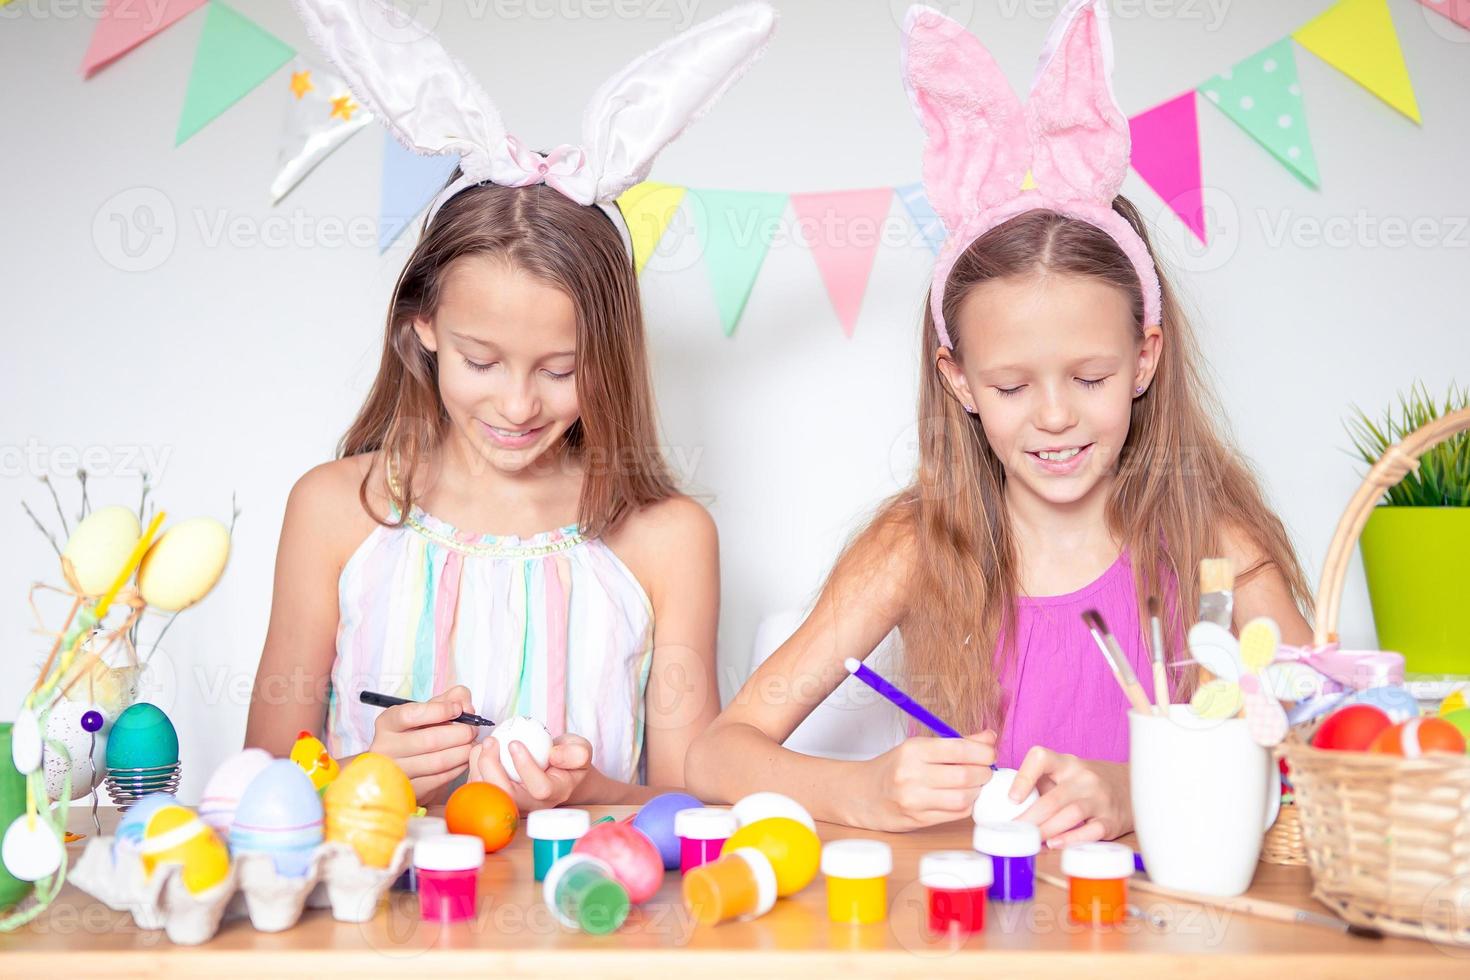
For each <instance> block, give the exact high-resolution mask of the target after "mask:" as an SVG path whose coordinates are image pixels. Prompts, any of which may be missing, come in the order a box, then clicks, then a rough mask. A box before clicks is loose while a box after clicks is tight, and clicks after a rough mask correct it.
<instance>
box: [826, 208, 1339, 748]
mask: <svg viewBox="0 0 1470 980" xmlns="http://www.w3.org/2000/svg"><path fill="white" fill-rule="evenodd" d="M1113 208H1114V210H1115V211H1117V212H1118V213H1119V214H1121V215H1122V216H1123V217H1124V218H1126V219H1127V220H1128V222H1129V224H1131V225H1132V226H1133V227H1134V229H1135V230H1136V231H1137V232H1138V234H1139V236H1140V237H1141V238H1143V240H1144V242H1145V244H1148V237H1147V232H1146V229H1145V227H1144V224H1143V221H1142V220H1141V218H1140V217H1139V215H1138V212H1137V210H1136V209H1135V208H1134V206H1133V205H1132V204H1131V203H1130V202H1129V201H1127V200H1126V199H1125V198H1123V197H1119V198H1117V199H1116V200H1115V201H1114V202H1113ZM1149 251H1150V253H1151V254H1152V251H1153V249H1152V246H1151V245H1150V246H1149ZM1155 264H1156V265H1157V259H1155ZM1038 272H1044V273H1061V274H1070V275H1077V276H1087V277H1090V278H1093V279H1097V280H1100V281H1102V282H1106V283H1109V284H1112V285H1114V286H1117V287H1118V288H1119V289H1121V290H1123V291H1124V292H1125V293H1126V294H1127V295H1128V296H1131V297H1132V299H1133V315H1134V322H1135V323H1136V324H1139V328H1138V330H1139V333H1138V336H1139V338H1140V339H1141V338H1142V336H1143V333H1142V326H1141V323H1142V317H1143V310H1142V299H1141V292H1140V289H1139V284H1138V275H1137V273H1136V272H1135V271H1134V269H1133V266H1132V265H1131V264H1130V263H1129V261H1128V258H1127V257H1126V256H1125V255H1124V254H1123V252H1122V250H1121V249H1119V248H1118V246H1117V244H1116V243H1115V242H1114V241H1113V239H1112V238H1110V237H1109V236H1108V235H1107V234H1106V233H1104V232H1102V231H1100V230H1098V229H1097V228H1095V227H1094V226H1092V225H1090V224H1087V223H1085V222H1081V221H1077V220H1075V219H1071V218H1067V217H1065V216H1063V215H1060V214H1057V213H1055V212H1052V211H1045V210H1035V211H1028V212H1026V213H1024V214H1021V215H1019V216H1017V217H1015V218H1013V219H1011V220H1010V221H1008V222H1006V223H1005V224H1002V225H1000V226H999V227H997V228H995V229H993V230H991V231H989V232H987V233H986V234H985V235H984V236H982V237H981V238H980V239H978V240H977V241H976V242H974V243H973V244H972V245H971V246H970V247H969V248H968V249H967V250H966V251H965V253H964V254H963V255H962V256H961V257H960V259H959V261H958V262H957V263H956V264H955V266H954V269H953V271H952V273H951V275H950V279H949V282H948V283H947V284H946V289H945V304H944V305H945V309H944V315H945V319H946V321H947V322H948V323H951V324H953V323H956V322H957V314H958V311H959V308H960V304H961V303H962V302H963V301H964V299H965V296H966V295H967V294H968V293H969V291H970V290H972V289H974V288H975V287H976V286H978V285H980V284H981V283H984V282H988V281H991V280H995V279H1004V278H1007V277H1012V276H1024V275H1029V274H1033V273H1038ZM1159 272H1160V275H1159V278H1160V281H1161V285H1162V287H1163V297H1162V298H1163V304H1162V320H1163V323H1162V325H1161V326H1162V329H1163V333H1164V343H1163V349H1162V353H1161V358H1160V362H1159V365H1158V368H1157V372H1156V373H1155V375H1154V379H1153V382H1152V384H1151V385H1150V386H1149V388H1148V390H1147V392H1146V393H1145V394H1143V395H1142V396H1141V397H1139V398H1136V399H1134V402H1133V408H1132V416H1131V419H1130V423H1129V429H1128V437H1127V439H1126V440H1125V442H1124V445H1123V448H1122V451H1121V453H1120V454H1119V463H1118V472H1117V478H1116V480H1115V481H1114V483H1113V487H1112V492H1111V496H1110V497H1109V499H1108V502H1107V510H1106V514H1107V518H1106V519H1107V522H1108V527H1109V529H1110V530H1111V531H1112V532H1113V534H1114V535H1115V536H1116V537H1117V538H1118V539H1119V540H1120V541H1121V542H1122V544H1123V547H1124V548H1125V549H1126V550H1127V552H1128V554H1129V557H1130V560H1131V563H1132V567H1133V574H1134V580H1135V584H1136V587H1137V591H1138V595H1139V597H1140V602H1142V601H1143V597H1146V596H1149V595H1157V596H1160V597H1161V599H1163V600H1164V601H1165V603H1166V605H1167V606H1168V608H1166V610H1165V619H1166V622H1168V623H1171V624H1179V623H1181V622H1183V621H1184V615H1185V614H1186V613H1189V614H1190V615H1192V612H1190V611H1192V610H1193V609H1194V608H1195V607H1196V605H1197V604H1198V601H1199V585H1198V582H1197V580H1196V578H1195V569H1196V568H1197V567H1198V564H1199V561H1200V559H1202V558H1205V557H1210V556H1215V555H1219V554H1220V553H1221V547H1222V543H1223V542H1222V534H1223V531H1224V530H1225V529H1227V528H1229V529H1232V530H1233V531H1234V532H1237V533H1241V534H1244V535H1246V536H1247V537H1248V539H1249V540H1250V542H1251V544H1252V545H1253V546H1254V547H1255V548H1256V549H1257V550H1258V551H1259V553H1260V555H1262V556H1263V558H1262V560H1261V561H1260V562H1258V563H1257V564H1256V565H1254V566H1253V567H1251V568H1248V569H1238V570H1237V578H1236V581H1237V583H1239V582H1242V581H1244V580H1247V579H1249V578H1250V577H1252V576H1254V575H1258V574H1260V573H1261V572H1262V571H1263V570H1265V569H1266V568H1267V567H1274V568H1275V569H1276V570H1277V571H1279V572H1280V573H1281V574H1282V576H1283V577H1284V578H1285V580H1286V583H1287V585H1288V587H1289V588H1290V589H1291V592H1292V595H1293V598H1294V599H1295V600H1296V602H1297V603H1298V605H1299V606H1302V607H1303V608H1306V607H1308V606H1309V605H1310V590H1309V588H1308V586H1307V581H1306V577H1305V576H1304V575H1303V573H1302V569H1301V566H1300V564H1299V563H1298V562H1297V559H1296V555H1295V553H1294V552H1293V550H1292V546H1291V541H1290V538H1289V536H1288V535H1287V532H1286V528H1285V527H1284V526H1283V525H1282V523H1281V520H1280V519H1279V518H1278V517H1277V516H1276V515H1275V514H1274V513H1273V512H1272V510H1271V508H1270V507H1269V506H1268V505H1267V503H1266V500H1265V496H1264V494H1263V493H1262V491H1261V488H1260V486H1259V484H1258V482H1257V480H1256V477H1255V475H1254V474H1253V473H1252V472H1251V470H1250V467H1249V465H1248V464H1247V463H1246V462H1245V460H1243V459H1242V458H1241V457H1240V456H1239V454H1238V453H1237V452H1236V451H1235V450H1234V449H1233V448H1232V447H1231V446H1230V445H1229V443H1228V442H1227V441H1226V439H1225V438H1224V437H1222V435H1221V434H1220V433H1219V432H1218V431H1217V425H1216V422H1215V419H1216V418H1217V417H1218V415H1219V408H1218V404H1217V403H1216V401H1215V399H1214V396H1213V395H1212V394H1211V392H1210V390H1209V387H1208V385H1207V384H1206V382H1205V379H1204V377H1203V374H1202V372H1201V370H1200V367H1199V352H1198V348H1197V345H1196V342H1195V338H1194V334H1193V332H1192V330H1191V329H1190V325H1189V322H1188V320H1187V318H1186V316H1185V314H1184V311H1183V309H1182V308H1181V306H1180V304H1179V302H1178V299H1177V298H1176V296H1175V294H1174V291H1173V289H1171V288H1170V285H1169V283H1168V281H1167V279H1166V278H1165V276H1164V272H1163V269H1162V268H1161V269H1160V270H1159ZM921 344H922V346H921V351H922V352H923V353H922V362H923V363H922V367H921V370H920V382H919V465H918V473H917V474H916V477H915V479H914V482H913V483H912V484H910V485H909V486H908V487H906V488H905V489H904V490H902V491H901V492H899V493H898V494H897V495H896V496H894V497H893V498H891V499H890V500H889V501H887V502H886V503H885V504H884V505H883V506H882V507H881V508H880V509H879V511H878V513H877V515H876V516H875V518H874V519H873V521H872V522H871V523H870V524H869V525H868V527H867V528H866V529H864V530H863V531H862V532H860V533H859V534H858V535H857V536H856V538H855V539H854V541H853V542H852V544H851V545H850V546H849V548H848V549H847V551H846V552H845V553H844V555H843V557H842V558H841V559H840V560H839V562H838V564H837V567H836V568H835V569H834V572H833V575H834V577H836V576H837V575H838V574H839V573H843V574H862V573H863V572H864V571H867V570H871V569H873V568H875V567H877V565H878V564H879V563H881V562H883V561H884V560H885V557H884V553H885V552H887V551H888V550H889V549H891V548H892V547H893V546H894V545H895V544H896V543H901V546H902V547H905V548H911V549H912V551H911V552H910V554H911V556H912V559H913V560H912V561H911V562H909V563H908V565H909V567H910V568H911V574H910V575H909V576H908V579H907V582H906V585H905V589H904V595H903V603H902V608H903V614H902V619H901V621H900V623H899V630H900V633H901V634H902V637H903V649H904V668H903V672H904V675H905V677H906V681H907V683H908V684H909V685H911V686H912V687H913V688H914V689H915V694H916V696H918V697H920V698H921V699H925V700H927V701H930V702H932V703H933V704H935V705H936V706H937V707H940V708H942V710H943V711H944V712H945V713H946V714H947V716H948V717H950V718H952V719H954V720H955V721H956V722H958V723H959V724H960V725H961V726H962V727H961V730H963V731H978V730H979V729H980V728H981V727H982V726H989V727H994V728H997V729H998V728H999V726H1000V724H1001V723H1002V721H1003V720H1004V708H1003V705H1002V699H1001V696H1000V690H999V688H1000V685H999V676H1000V672H1001V666H1002V663H1003V662H1004V657H1005V655H1006V653H1007V651H1006V650H1002V649H1000V648H999V640H1000V638H1001V637H1006V636H1012V635H1014V631H1013V630H1011V629H1010V628H1009V626H1010V624H1011V622H1012V618H1013V616H1014V610H1015V606H1016V602H1015V600H1016V597H1017V595H1018V593H1019V591H1020V581H1019V579H1020V576H1019V571H1018V556H1017V553H1016V537H1015V533H1014V531H1013V529H1012V527H1011V522H1010V518H1009V515H1008V513H1007V509H1006V498H1005V481H1006V474H1005V468H1004V466H1003V465H1002V463H1001V460H1000V458H999V457H998V456H997V455H996V454H995V452H994V450H993V449H992V448H991V447H990V445H989V443H988V442H987V441H986V438H985V432H984V429H983V428H982V427H981V424H980V420H979V419H978V418H977V417H974V416H971V415H969V414H968V413H966V412H965V411H964V409H963V407H962V406H961V405H960V403H959V401H958V399H956V398H955V397H953V395H952V394H951V393H950V392H949V390H948V388H947V387H946V385H945V382H944V379H943V377H942V376H941V375H940V372H939V369H938V367H937V366H936V363H935V360H934V357H933V352H934V351H935V350H937V349H938V347H939V338H938V334H937V332H936V331H935V328H934V321H933V317H932V316H931V314H930V311H929V310H928V307H927V305H926V308H925V312H924V317H923V329H922V341H921ZM954 353H955V356H956V358H962V357H963V352H962V351H961V350H960V349H959V348H958V345H957V346H956V348H955V350H954ZM1170 580H1171V581H1170ZM1193 684H1194V680H1193V678H1186V679H1185V681H1184V683H1183V685H1182V687H1183V689H1184V693H1186V694H1187V693H1188V690H1189V689H1190V688H1192V686H1193ZM1177 693H1179V692H1178V691H1176V694H1177Z"/></svg>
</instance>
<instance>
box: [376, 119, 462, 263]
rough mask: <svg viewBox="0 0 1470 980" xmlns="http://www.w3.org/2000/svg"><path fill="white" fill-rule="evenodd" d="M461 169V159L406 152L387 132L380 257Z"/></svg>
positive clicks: (379, 216)
mask: <svg viewBox="0 0 1470 980" xmlns="http://www.w3.org/2000/svg"><path fill="white" fill-rule="evenodd" d="M458 165H459V155H458V154H456V153H447V154H444V155H441V156H435V157H424V156H419V155H418V154H417V153H411V152H409V151H408V150H406V149H404V148H403V146H402V144H400V143H399V142H398V141H397V140H395V139H394V138H393V134H391V133H389V132H388V131H387V130H386V129H385V130H383V187H382V194H381V196H380V197H379V204H378V254H379V255H381V254H382V253H384V252H386V251H388V246H390V245H392V244H393V242H394V241H395V240H396V239H397V238H398V236H399V235H401V234H403V229H405V228H407V227H408V224H409V222H410V221H412V220H413V219H414V218H415V217H416V216H418V214H419V213H420V212H422V211H423V210H424V208H426V207H428V206H429V202H430V201H432V200H433V199H434V195H435V194H438V193H439V191H440V189H442V188H443V187H444V183H445V181H447V180H448V179H449V175H450V174H451V173H453V172H454V168H455V167H456V166H458Z"/></svg>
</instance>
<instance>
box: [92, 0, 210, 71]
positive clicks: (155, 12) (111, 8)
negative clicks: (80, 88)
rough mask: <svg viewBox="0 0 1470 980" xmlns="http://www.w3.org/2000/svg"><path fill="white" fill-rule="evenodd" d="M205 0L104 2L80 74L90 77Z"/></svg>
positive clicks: (110, 0) (202, 3)
mask: <svg viewBox="0 0 1470 980" xmlns="http://www.w3.org/2000/svg"><path fill="white" fill-rule="evenodd" d="M204 4H205V0H152V2H150V3H139V2H137V0H107V8H106V9H105V10H103V11H102V16H101V17H99V18H98V19H97V28H96V30H94V31H93V32H92V43H91V44H90V45H89V46H88V47H87V56H86V57H85V58H83V59H82V75H83V77H85V78H91V77H92V74H93V73H94V72H96V71H97V69H99V68H101V67H102V66H103V65H105V64H107V63H108V62H110V61H114V60H116V59H117V58H119V57H121V56H122V55H125V54H127V53H128V52H129V51H131V50H133V49H134V48H136V47H137V46H138V45H140V44H142V43H143V42H144V41H146V40H148V39H149V38H150V37H152V36H153V35H155V34H157V33H158V32H159V31H161V30H163V29H164V28H165V27H168V26H169V25H170V24H173V23H175V22H177V21H178V19H179V18H180V17H184V16H185V15H187V14H190V13H193V12H194V11H196V10H198V9H199V8H200V7H202V6H204Z"/></svg>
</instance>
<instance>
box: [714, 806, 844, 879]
mask: <svg viewBox="0 0 1470 980" xmlns="http://www.w3.org/2000/svg"><path fill="white" fill-rule="evenodd" d="M740 847H753V848H755V849H756V850H758V851H760V852H761V853H762V854H764V855H765V856H766V857H767V858H769V859H770V862H771V867H772V868H773V869H774V870H775V872H776V894H777V895H779V896H781V897H782V898H785V897H786V896H787V895H795V894H796V893H797V892H799V891H801V890H802V889H803V888H805V887H806V886H807V885H809V884H811V882H812V879H813V878H815V877H816V875H817V868H818V867H819V866H820V864H821V862H822V842H821V840H820V839H819V838H818V837H817V834H816V831H814V830H812V829H811V828H810V827H808V826H806V825H805V824H803V823H801V822H800V821H797V820H792V819H791V818H790V817H766V818H765V819H764V820H757V821H755V822H753V823H748V824H746V825H745V826H743V827H741V828H740V829H739V830H737V831H735V833H733V834H731V835H730V838H729V840H727V841H725V847H724V852H723V853H725V854H730V853H733V852H734V851H735V849H736V848H740Z"/></svg>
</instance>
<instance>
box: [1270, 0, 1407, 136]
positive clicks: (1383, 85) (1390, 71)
mask: <svg viewBox="0 0 1470 980" xmlns="http://www.w3.org/2000/svg"><path fill="white" fill-rule="evenodd" d="M1291 36H1292V37H1294V38H1296V39H1297V41H1298V42H1299V43H1300V44H1301V46H1302V47H1304V48H1306V49H1307V50H1308V51H1310V52H1312V53H1313V54H1315V55H1316V56H1317V57H1319V58H1321V59H1322V60H1323V61H1325V62H1327V63H1328V64H1329V65H1331V66H1332V67H1334V68H1336V69H1337V70H1338V71H1340V72H1342V73H1343V74H1344V75H1346V76H1348V77H1349V78H1351V79H1352V80H1353V81H1355V82H1357V83H1358V84H1359V85H1361V86H1363V87H1364V88H1366V89H1367V90H1368V91H1370V92H1372V93H1373V94H1374V95H1376V96H1378V97H1379V98H1380V99H1382V100H1383V101H1384V102H1387V103H1388V104H1389V105H1391V106H1393V107H1394V108H1395V109H1397V110H1398V111H1399V112H1402V113H1403V114H1404V115H1406V116H1408V117H1409V118H1410V119H1412V120H1414V121H1415V122H1420V121H1421V120H1420V118H1419V103H1418V101H1417V100H1416V99H1415V98H1414V86H1413V83H1412V82H1410V81H1409V69H1408V66H1406V65H1405V64H1404V52H1403V51H1402V50H1401V49H1400V48H1399V36H1398V33H1397V32H1396V31H1395V30H1394V29H1393V16H1392V15H1391V14H1390V13H1389V11H1388V0H1338V2H1337V3H1336V4H1334V5H1333V6H1332V7H1331V8H1329V9H1328V10H1327V11H1325V12H1324V13H1322V14H1319V15H1318V16H1317V17H1316V18H1315V19H1314V20H1312V21H1310V22H1309V23H1308V24H1307V25H1306V26H1305V27H1301V28H1298V29H1297V30H1296V31H1295V32H1293V33H1292V35H1291Z"/></svg>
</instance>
